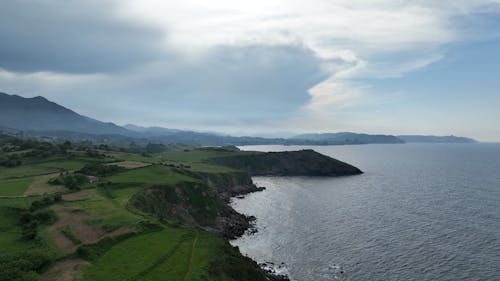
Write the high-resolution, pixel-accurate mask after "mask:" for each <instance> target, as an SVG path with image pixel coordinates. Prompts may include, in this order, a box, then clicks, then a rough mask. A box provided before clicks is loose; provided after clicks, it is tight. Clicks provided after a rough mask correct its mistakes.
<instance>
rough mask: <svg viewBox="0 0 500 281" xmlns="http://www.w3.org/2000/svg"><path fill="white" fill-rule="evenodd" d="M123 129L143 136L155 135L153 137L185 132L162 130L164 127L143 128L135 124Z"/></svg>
mask: <svg viewBox="0 0 500 281" xmlns="http://www.w3.org/2000/svg"><path fill="white" fill-rule="evenodd" d="M123 128H125V129H127V130H130V131H134V132H138V133H142V134H148V135H153V136H167V135H171V134H175V133H180V132H185V131H183V130H177V129H168V128H162V127H142V126H137V125H133V124H127V125H125V126H123Z"/></svg>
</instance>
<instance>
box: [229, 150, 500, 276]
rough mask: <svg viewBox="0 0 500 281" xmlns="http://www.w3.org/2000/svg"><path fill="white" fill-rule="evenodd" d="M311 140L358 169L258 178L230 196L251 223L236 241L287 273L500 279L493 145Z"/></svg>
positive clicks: (498, 176) (499, 160)
mask: <svg viewBox="0 0 500 281" xmlns="http://www.w3.org/2000/svg"><path fill="white" fill-rule="evenodd" d="M303 148H313V149H314V150H316V151H318V152H321V153H323V154H326V155H329V156H332V157H335V158H337V159H340V160H342V161H345V162H348V163H350V164H353V165H355V166H357V167H358V168H360V169H361V170H363V171H364V172H365V173H364V174H363V175H360V176H350V177H341V178H306V177H255V178H254V181H255V182H256V184H257V185H259V186H265V187H267V190H265V191H263V192H258V193H253V194H250V195H248V196H246V197H245V198H244V199H234V201H233V206H234V207H235V209H236V210H237V211H239V212H241V213H245V214H248V215H254V216H256V217H257V222H256V226H257V228H258V232H257V233H256V234H253V235H246V236H243V237H242V238H240V239H238V240H235V241H233V242H232V243H233V244H234V245H237V246H239V247H240V250H241V251H242V252H243V253H244V254H246V255H248V256H250V257H251V258H253V259H255V260H257V261H258V262H264V261H266V262H274V263H277V264H280V263H281V262H283V263H284V269H285V270H287V271H288V272H289V275H290V277H291V278H292V279H293V280H299V281H323V280H325V281H326V280H494V281H496V280H500V144H401V145H360V146H322V147H299V146H247V147H243V148H242V149H245V150H260V151H283V150H298V149H303Z"/></svg>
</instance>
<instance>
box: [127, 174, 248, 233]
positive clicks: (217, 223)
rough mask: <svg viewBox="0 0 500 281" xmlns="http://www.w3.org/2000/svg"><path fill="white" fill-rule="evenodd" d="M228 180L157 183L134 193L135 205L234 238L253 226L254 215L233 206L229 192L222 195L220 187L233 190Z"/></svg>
mask: <svg viewBox="0 0 500 281" xmlns="http://www.w3.org/2000/svg"><path fill="white" fill-rule="evenodd" d="M221 175H224V174H221ZM220 177H222V178H225V177H224V176H220ZM229 178H231V177H230V176H229ZM229 178H225V180H229ZM225 184H229V183H223V184H221V185H220V186H219V185H217V184H211V185H212V187H211V186H209V185H207V184H205V183H196V182H183V183H179V184H176V185H175V186H154V187H150V188H147V189H145V190H143V191H141V192H140V193H139V194H137V195H135V196H134V198H133V200H132V205H133V206H134V207H135V208H137V209H139V210H141V211H144V212H147V213H150V214H153V215H155V216H157V217H159V218H162V219H165V220H172V219H173V220H176V221H179V222H183V223H187V224H191V225H196V226H200V227H202V228H204V229H205V230H208V231H210V232H215V233H220V234H222V235H223V236H224V237H225V238H227V239H234V238H236V237H238V236H241V235H243V233H244V232H245V230H247V229H248V228H249V227H250V221H251V218H249V217H247V216H245V215H242V214H239V213H238V212H236V211H235V210H234V209H233V208H231V206H229V205H228V204H227V199H228V197H226V196H228V195H225V196H220V195H221V194H220V193H219V192H218V191H217V190H218V189H221V190H226V189H227V190H231V188H230V186H229V185H225ZM252 186H253V185H252ZM241 187H243V186H241ZM232 192H234V191H231V193H232Z"/></svg>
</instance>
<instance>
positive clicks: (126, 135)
mask: <svg viewBox="0 0 500 281" xmlns="http://www.w3.org/2000/svg"><path fill="white" fill-rule="evenodd" d="M0 131H9V132H17V133H22V134H24V135H28V136H34V137H50V138H60V139H70V140H90V141H94V142H99V143H107V142H123V143H127V142H144V143H146V142H160V143H185V144H193V145H212V146H213V145H229V144H231V145H259V144H262V145H264V144H266V145H269V144H284V145H348V144H371V143H379V144H380V143H391V144H395V143H404V142H454V143H471V142H475V140H473V139H470V138H464V137H455V136H445V137H439V136H418V135H405V136H393V135H370V134H359V133H352V132H341V133H323V134H301V135H296V136H293V137H290V138H264V137H249V136H243V137H235V136H230V135H225V134H219V133H211V132H196V131H189V130H179V129H168V128H162V127H141V126H137V125H133V124H127V125H125V126H118V125H116V124H114V123H111V122H102V121H99V120H96V119H92V118H89V117H87V116H83V115H80V114H78V113H76V112H75V111H73V110H71V109H68V108H66V107H63V106H61V105H59V104H57V103H54V102H51V101H49V100H47V99H46V98H44V97H41V96H37V97H34V98H24V97H21V96H18V95H9V94H6V93H0Z"/></svg>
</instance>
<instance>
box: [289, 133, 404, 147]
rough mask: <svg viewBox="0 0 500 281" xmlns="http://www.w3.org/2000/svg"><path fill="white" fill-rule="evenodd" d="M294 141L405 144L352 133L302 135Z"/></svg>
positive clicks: (389, 139)
mask: <svg viewBox="0 0 500 281" xmlns="http://www.w3.org/2000/svg"><path fill="white" fill-rule="evenodd" d="M292 140H295V141H298V140H305V141H314V142H318V143H321V144H332V145H334V144H370V143H404V141H403V140H401V139H399V138H397V137H395V136H392V135H369V134H358V133H351V132H341V133H324V134H302V135H297V136H294V137H293V138H292Z"/></svg>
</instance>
